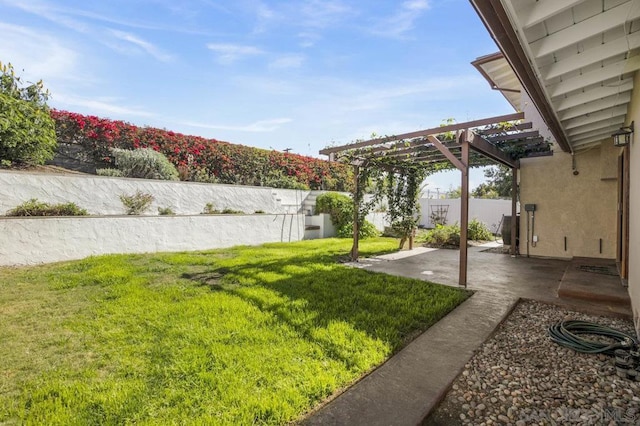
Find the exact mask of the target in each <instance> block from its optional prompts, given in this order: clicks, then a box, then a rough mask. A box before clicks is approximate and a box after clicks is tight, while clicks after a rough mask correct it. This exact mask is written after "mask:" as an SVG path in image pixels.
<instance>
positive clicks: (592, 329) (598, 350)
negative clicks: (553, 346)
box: [547, 320, 638, 356]
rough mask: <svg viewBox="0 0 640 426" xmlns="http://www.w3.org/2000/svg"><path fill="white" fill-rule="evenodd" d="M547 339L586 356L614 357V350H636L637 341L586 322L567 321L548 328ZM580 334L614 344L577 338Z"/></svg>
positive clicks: (622, 333) (602, 326) (616, 331)
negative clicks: (606, 338) (611, 341)
mask: <svg viewBox="0 0 640 426" xmlns="http://www.w3.org/2000/svg"><path fill="white" fill-rule="evenodd" d="M547 331H548V333H549V337H550V338H551V340H552V341H553V342H556V343H557V344H559V345H560V346H564V347H565V348H570V349H573V350H575V351H577V352H582V353H586V354H605V355H609V356H614V355H615V354H614V352H615V350H616V349H635V350H637V348H638V340H637V339H636V338H635V337H634V336H631V335H630V334H627V333H624V332H622V331H619V330H615V329H613V328H610V327H607V326H604V325H599V324H596V323H593V322H588V321H576V320H568V321H561V322H558V323H556V324H554V325H552V326H550V327H549V328H548V330H547ZM580 334H591V335H597V336H604V337H608V338H610V339H612V340H614V341H615V342H614V343H602V342H596V341H594V340H587V339H583V338H581V337H578V336H579V335H580Z"/></svg>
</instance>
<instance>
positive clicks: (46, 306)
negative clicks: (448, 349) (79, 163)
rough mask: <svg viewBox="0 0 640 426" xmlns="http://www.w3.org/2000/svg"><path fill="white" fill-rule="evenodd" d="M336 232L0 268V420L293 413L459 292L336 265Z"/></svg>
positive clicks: (389, 244)
mask: <svg viewBox="0 0 640 426" xmlns="http://www.w3.org/2000/svg"><path fill="white" fill-rule="evenodd" d="M350 243H351V241H350V240H339V239H329V240H315V241H305V242H300V243H288V244H267V245H264V246H260V247H236V248H232V249H225V250H215V251H207V252H189V253H162V254H151V255H111V256H101V257H94V258H89V259H85V260H81V261H74V262H65V263H59V264H54V265H45V266H39V267H29V268H18V269H15V268H0V424H4V423H3V422H7V423H9V424H13V423H20V424H22V423H35V424H42V423H47V424H65V425H67V424H83V425H85V424H122V423H143V424H170V423H187V424H191V423H195V424H254V423H257V424H285V423H288V422H291V421H295V420H296V419H299V418H301V417H302V416H303V415H304V414H305V413H306V412H308V411H309V410H310V409H311V408H313V407H314V406H316V405H317V404H318V403H320V402H321V401H322V400H324V399H325V398H327V397H328V396H330V395H331V394H332V393H334V392H336V391H337V390H339V389H340V388H343V387H345V386H348V385H349V384H350V383H352V382H353V381H354V380H356V379H357V378H359V377H361V376H362V375H363V374H364V373H365V372H367V371H368V370H370V369H371V368H373V367H375V366H377V365H379V364H380V363H382V362H383V361H384V360H385V359H386V358H388V357H389V356H390V355H391V354H393V353H394V352H395V351H397V350H398V349H400V348H401V347H402V346H403V345H405V344H406V343H407V342H408V340H410V339H411V338H412V337H415V335H416V332H417V331H419V330H424V329H426V328H427V327H429V326H430V325H431V324H433V323H434V322H435V321H437V320H438V319H439V318H441V317H442V316H443V315H445V314H446V313H447V312H448V311H450V310H451V309H452V308H454V307H455V306H456V305H457V304H459V303H460V302H462V301H463V300H464V299H465V298H466V297H467V296H468V293H465V292H463V291H460V290H458V289H454V288H449V287H444V286H438V285H433V284H430V283H425V282H422V281H415V280H409V279H403V278H398V277H392V276H388V275H383V274H375V273H371V272H367V271H366V270H361V269H353V268H348V267H344V266H342V265H340V264H338V263H336V259H337V256H338V255H344V254H345V253H347V252H348V251H349V248H350ZM396 246H397V241H396V240H392V239H384V238H378V239H373V240H365V241H363V242H362V248H361V252H362V254H363V255H369V254H374V253H381V252H388V251H392V250H393V249H394V248H395V247H396Z"/></svg>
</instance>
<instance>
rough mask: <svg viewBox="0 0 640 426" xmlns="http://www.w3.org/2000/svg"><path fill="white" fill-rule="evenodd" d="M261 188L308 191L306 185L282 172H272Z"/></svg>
mask: <svg viewBox="0 0 640 426" xmlns="http://www.w3.org/2000/svg"><path fill="white" fill-rule="evenodd" d="M263 186H270V187H271V188H283V189H301V190H308V189H309V185H306V184H304V183H302V182H298V180H297V179H296V178H295V177H293V176H287V175H285V174H284V172H283V171H282V170H273V171H271V172H270V173H269V175H268V176H267V177H266V178H265V180H264V182H263Z"/></svg>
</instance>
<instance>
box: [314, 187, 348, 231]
mask: <svg viewBox="0 0 640 426" xmlns="http://www.w3.org/2000/svg"><path fill="white" fill-rule="evenodd" d="M319 213H327V214H329V215H330V216H331V223H333V226H335V227H336V228H337V229H340V228H342V227H344V226H345V225H347V224H349V223H351V222H353V200H352V199H351V198H350V197H348V196H346V195H344V194H339V193H337V192H325V193H324V194H321V195H318V198H316V214H319Z"/></svg>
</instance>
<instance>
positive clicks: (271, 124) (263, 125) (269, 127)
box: [181, 118, 292, 133]
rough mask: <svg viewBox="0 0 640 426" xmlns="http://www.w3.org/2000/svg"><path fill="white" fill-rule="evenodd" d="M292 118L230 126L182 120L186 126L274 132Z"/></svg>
mask: <svg viewBox="0 0 640 426" xmlns="http://www.w3.org/2000/svg"><path fill="white" fill-rule="evenodd" d="M291 121H292V120H291V119H290V118H274V119H271V120H259V121H256V122H253V123H250V124H247V125H244V126H230V125H224V124H206V123H198V122H192V121H187V122H182V123H181V124H183V125H185V126H191V127H200V128H203V129H214V130H233V131H239V132H254V133H265V132H273V131H274V130H277V129H279V128H280V127H282V125H283V124H287V123H290V122H291Z"/></svg>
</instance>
